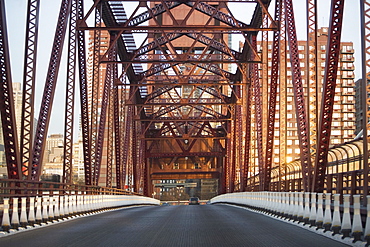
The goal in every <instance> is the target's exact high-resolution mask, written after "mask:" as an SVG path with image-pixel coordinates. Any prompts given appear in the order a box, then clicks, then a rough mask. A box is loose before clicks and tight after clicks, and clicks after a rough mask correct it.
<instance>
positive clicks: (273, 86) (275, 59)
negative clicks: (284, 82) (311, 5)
mask: <svg viewBox="0 0 370 247" xmlns="http://www.w3.org/2000/svg"><path fill="white" fill-rule="evenodd" d="M280 8H281V0H276V2H275V21H276V22H278V23H279V22H280V14H281V13H280ZM279 40H280V29H278V30H277V31H275V32H274V36H273V43H272V61H271V76H270V78H271V82H270V99H269V106H268V120H267V137H266V157H265V158H266V160H265V172H266V173H265V175H264V185H263V186H264V189H265V190H268V189H269V187H270V186H269V185H270V182H271V168H272V155H273V153H274V132H275V131H274V126H275V115H276V102H277V101H276V99H277V94H278V79H279V64H280V61H279V49H280V42H279ZM265 52H266V51H265Z"/></svg>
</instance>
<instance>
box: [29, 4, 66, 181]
mask: <svg viewBox="0 0 370 247" xmlns="http://www.w3.org/2000/svg"><path fill="white" fill-rule="evenodd" d="M70 6H71V0H62V1H61V7H60V12H59V17H58V22H57V28H56V31H55V36H54V42H53V47H52V52H51V56H50V62H49V68H48V71H47V76H46V82H45V88H44V93H43V96H42V99H41V106H40V114H39V117H38V122H37V127H36V134H35V138H34V145H33V153H32V163H31V164H30V166H29V173H28V179H29V180H39V177H40V175H41V164H42V158H43V154H44V150H45V143H46V136H47V132H48V128H49V121H50V115H51V109H52V106H53V100H54V92H55V87H56V83H57V79H58V71H59V65H60V61H61V57H62V50H63V44H64V37H65V34H66V29H67V23H68V17H69V13H70V9H71V8H70Z"/></svg>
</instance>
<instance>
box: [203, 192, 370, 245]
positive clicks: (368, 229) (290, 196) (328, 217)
mask: <svg viewBox="0 0 370 247" xmlns="http://www.w3.org/2000/svg"><path fill="white" fill-rule="evenodd" d="M351 197H352V198H353V200H351ZM360 198H361V196H360V195H354V196H351V195H340V194H334V195H333V197H332V195H331V194H330V193H303V192H238V193H229V194H223V195H219V196H216V197H214V198H212V199H211V200H210V203H211V204H215V203H230V204H237V205H241V206H246V207H247V208H249V209H251V210H253V211H258V212H261V213H265V214H268V215H272V216H274V217H279V218H283V219H286V220H290V221H291V220H292V219H293V220H294V222H297V223H302V222H304V224H306V225H307V224H309V226H315V227H316V230H319V229H322V230H321V231H322V232H327V231H331V233H332V235H333V236H334V235H337V234H340V235H341V238H342V239H344V238H351V239H352V242H358V241H359V242H361V241H366V242H367V243H364V244H365V245H366V244H367V245H366V246H370V196H367V198H366V200H367V215H366V217H364V216H365V215H362V217H361V205H360ZM341 199H342V200H343V204H342V205H341V204H340V202H341ZM332 200H333V201H332ZM351 201H353V204H352V205H351V204H350V202H351ZM362 218H366V223H365V229H363V222H362V220H361V219H362Z"/></svg>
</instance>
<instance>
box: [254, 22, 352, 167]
mask: <svg viewBox="0 0 370 247" xmlns="http://www.w3.org/2000/svg"><path fill="white" fill-rule="evenodd" d="M309 38H312V37H309ZM327 42H328V28H326V27H323V28H320V29H319V30H318V32H317V64H316V66H317V76H318V81H317V92H318V94H317V104H316V108H317V111H318V114H317V117H316V118H315V119H312V118H311V119H310V121H311V122H310V124H312V121H315V120H317V128H318V126H319V123H318V121H319V118H320V107H321V99H322V89H323V83H324V74H325V60H326V52H327ZM297 43H298V52H299V58H300V68H301V74H302V83H303V87H304V95H305V104H306V105H307V106H308V108H309V107H312V106H310V98H309V94H311V95H312V94H314V93H315V91H314V88H312V86H311V85H312V82H308V81H307V79H306V78H307V73H308V72H309V68H308V64H307V54H308V53H307V49H308V47H307V41H298V42H297ZM259 45H261V43H259ZM311 49H312V48H311ZM271 51H272V42H269V43H268V54H269V57H268V62H269V65H271V60H272V58H271V54H272V52H271ZM287 60H288V62H287V69H286V71H287V75H286V83H287V88H286V92H287V95H286V99H285V105H286V126H285V128H286V162H290V161H292V160H295V159H299V157H300V156H299V155H300V149H299V140H298V133H297V131H298V129H297V121H296V113H295V105H294V91H293V90H294V89H293V84H292V72H291V64H290V62H289V55H288V56H287ZM354 69H355V67H354V49H353V43H352V42H341V46H340V58H339V64H338V72H337V83H336V89H335V98H334V101H335V103H334V106H333V118H332V128H331V145H335V144H341V143H344V142H346V141H350V140H352V139H353V138H354V137H355V122H356V117H355V101H356V99H355V82H354V78H355V74H354ZM269 74H270V72H269ZM280 78H281V77H280ZM308 93H309V94H308ZM264 97H266V99H267V97H268V96H267V95H264ZM282 100H284V99H283V98H282V95H280V94H279V97H278V103H277V104H278V107H277V110H276V124H275V126H277V127H276V128H275V130H276V131H275V137H274V139H275V147H274V148H275V150H274V153H275V157H277V156H278V154H279V152H280V151H279V138H280V133H279V130H281V127H282V126H279V120H280V115H279V113H280V111H279V107H281V106H282V105H284V104H281V103H282ZM311 104H312V101H311ZM308 108H307V114H308V116H307V117H308V118H310V116H309V111H308ZM311 117H312V116H311ZM316 131H317V130H316ZM312 134H313V133H311V135H312ZM275 162H276V163H278V162H279V160H278V159H275Z"/></svg>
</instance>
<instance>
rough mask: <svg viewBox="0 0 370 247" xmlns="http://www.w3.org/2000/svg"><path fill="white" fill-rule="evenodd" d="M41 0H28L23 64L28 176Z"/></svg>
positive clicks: (23, 145) (25, 172) (22, 149)
mask: <svg viewBox="0 0 370 247" xmlns="http://www.w3.org/2000/svg"><path fill="white" fill-rule="evenodd" d="M39 6H40V0H28V6H27V21H26V40H25V51H24V66H23V91H22V94H23V95H22V117H21V119H22V122H21V133H20V152H21V159H22V160H21V162H22V174H23V177H24V178H27V176H28V166H29V163H30V158H31V157H30V156H31V150H32V140H33V135H34V133H33V121H34V105H35V103H34V102H35V100H34V99H35V93H34V88H35V77H36V60H37V40H38V24H39V12H40V11H39V9H40V8H39Z"/></svg>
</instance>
